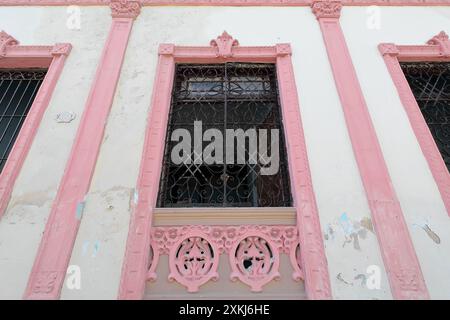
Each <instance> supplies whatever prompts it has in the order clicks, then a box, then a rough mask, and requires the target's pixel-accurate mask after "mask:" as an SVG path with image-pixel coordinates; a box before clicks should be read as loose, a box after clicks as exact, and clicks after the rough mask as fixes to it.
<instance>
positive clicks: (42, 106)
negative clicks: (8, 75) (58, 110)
mask: <svg viewBox="0 0 450 320" xmlns="http://www.w3.org/2000/svg"><path fill="white" fill-rule="evenodd" d="M70 49H71V45H70V44H68V43H60V44H56V45H54V46H22V45H19V42H18V41H17V40H16V39H14V38H13V37H12V36H10V35H8V34H7V33H6V32H4V31H1V32H0V68H14V69H18V68H32V67H34V68H47V70H48V71H47V74H46V75H45V78H44V81H43V82H42V84H41V87H40V88H39V91H38V92H37V94H36V97H35V98H34V101H33V104H32V105H31V108H30V111H29V112H28V115H27V117H26V118H25V121H24V123H23V125H22V128H21V129H20V131H19V134H18V136H17V139H16V141H15V143H14V145H13V148H12V150H11V152H10V154H9V156H8V160H7V161H6V164H5V166H4V168H3V170H2V172H1V174H0V218H1V217H2V215H3V213H4V212H5V210H6V207H7V205H8V202H9V199H10V197H11V193H12V190H13V187H14V182H15V181H16V178H17V176H18V175H19V172H20V169H21V168H22V165H23V162H24V161H25V158H26V156H27V154H28V151H29V150H30V147H31V144H32V143H33V140H34V136H35V135H36V132H37V129H38V127H39V124H40V122H41V119H42V116H43V115H44V112H45V110H46V109H47V106H48V104H49V102H50V98H51V96H52V93H53V90H54V89H55V86H56V82H57V81H58V78H59V75H60V74H61V72H62V69H63V66H64V62H65V60H66V57H67V55H68V54H69V52H70Z"/></svg>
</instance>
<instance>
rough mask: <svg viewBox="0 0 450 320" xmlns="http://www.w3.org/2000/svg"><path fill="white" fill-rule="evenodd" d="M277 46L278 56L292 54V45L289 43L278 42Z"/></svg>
mask: <svg viewBox="0 0 450 320" xmlns="http://www.w3.org/2000/svg"><path fill="white" fill-rule="evenodd" d="M276 48H277V56H279V57H282V56H288V55H291V54H292V49H291V45H290V44H289V43H278V44H277V45H276Z"/></svg>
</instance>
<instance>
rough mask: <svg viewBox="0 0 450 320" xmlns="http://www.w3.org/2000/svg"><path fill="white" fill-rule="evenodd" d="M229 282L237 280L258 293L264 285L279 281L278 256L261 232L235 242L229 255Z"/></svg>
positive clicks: (273, 245) (273, 246)
mask: <svg viewBox="0 0 450 320" xmlns="http://www.w3.org/2000/svg"><path fill="white" fill-rule="evenodd" d="M229 259H230V265H231V270H232V273H231V275H230V279H231V281H236V280H237V279H239V280H240V281H242V282H243V283H245V284H247V285H248V286H250V288H251V290H252V291H253V292H260V291H262V288H263V286H264V285H265V284H267V283H269V282H270V281H272V280H274V279H275V280H279V279H280V273H279V272H278V268H279V266H280V255H279V251H278V250H277V249H276V245H275V244H274V243H273V242H272V241H270V240H269V239H268V237H267V236H265V235H264V234H263V233H261V232H252V233H251V234H250V235H246V236H244V237H242V238H241V239H240V240H239V241H237V242H236V244H235V245H234V247H233V248H232V250H231V251H230V253H229Z"/></svg>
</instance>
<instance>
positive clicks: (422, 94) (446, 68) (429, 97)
mask: <svg viewBox="0 0 450 320" xmlns="http://www.w3.org/2000/svg"><path fill="white" fill-rule="evenodd" d="M400 65H401V67H402V70H403V72H404V74H405V76H406V79H407V80H408V83H409V85H410V87H411V89H412V92H413V94H414V97H415V98H416V100H417V104H418V105H419V107H420V111H422V115H423V117H424V118H425V121H426V123H427V124H428V127H429V128H430V131H431V134H432V135H433V138H434V141H435V142H436V145H437V147H438V149H439V151H440V153H441V155H442V158H443V159H444V162H445V164H446V166H447V169H449V170H450V63H449V62H402V63H400Z"/></svg>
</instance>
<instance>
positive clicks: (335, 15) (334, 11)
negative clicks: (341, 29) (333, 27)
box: [311, 0, 342, 19]
mask: <svg viewBox="0 0 450 320" xmlns="http://www.w3.org/2000/svg"><path fill="white" fill-rule="evenodd" d="M311 9H312V12H313V13H314V15H315V16H316V18H317V19H322V18H327V19H339V18H340V16H341V9H342V2H341V1H340V0H333V1H313V3H312V4H311Z"/></svg>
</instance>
